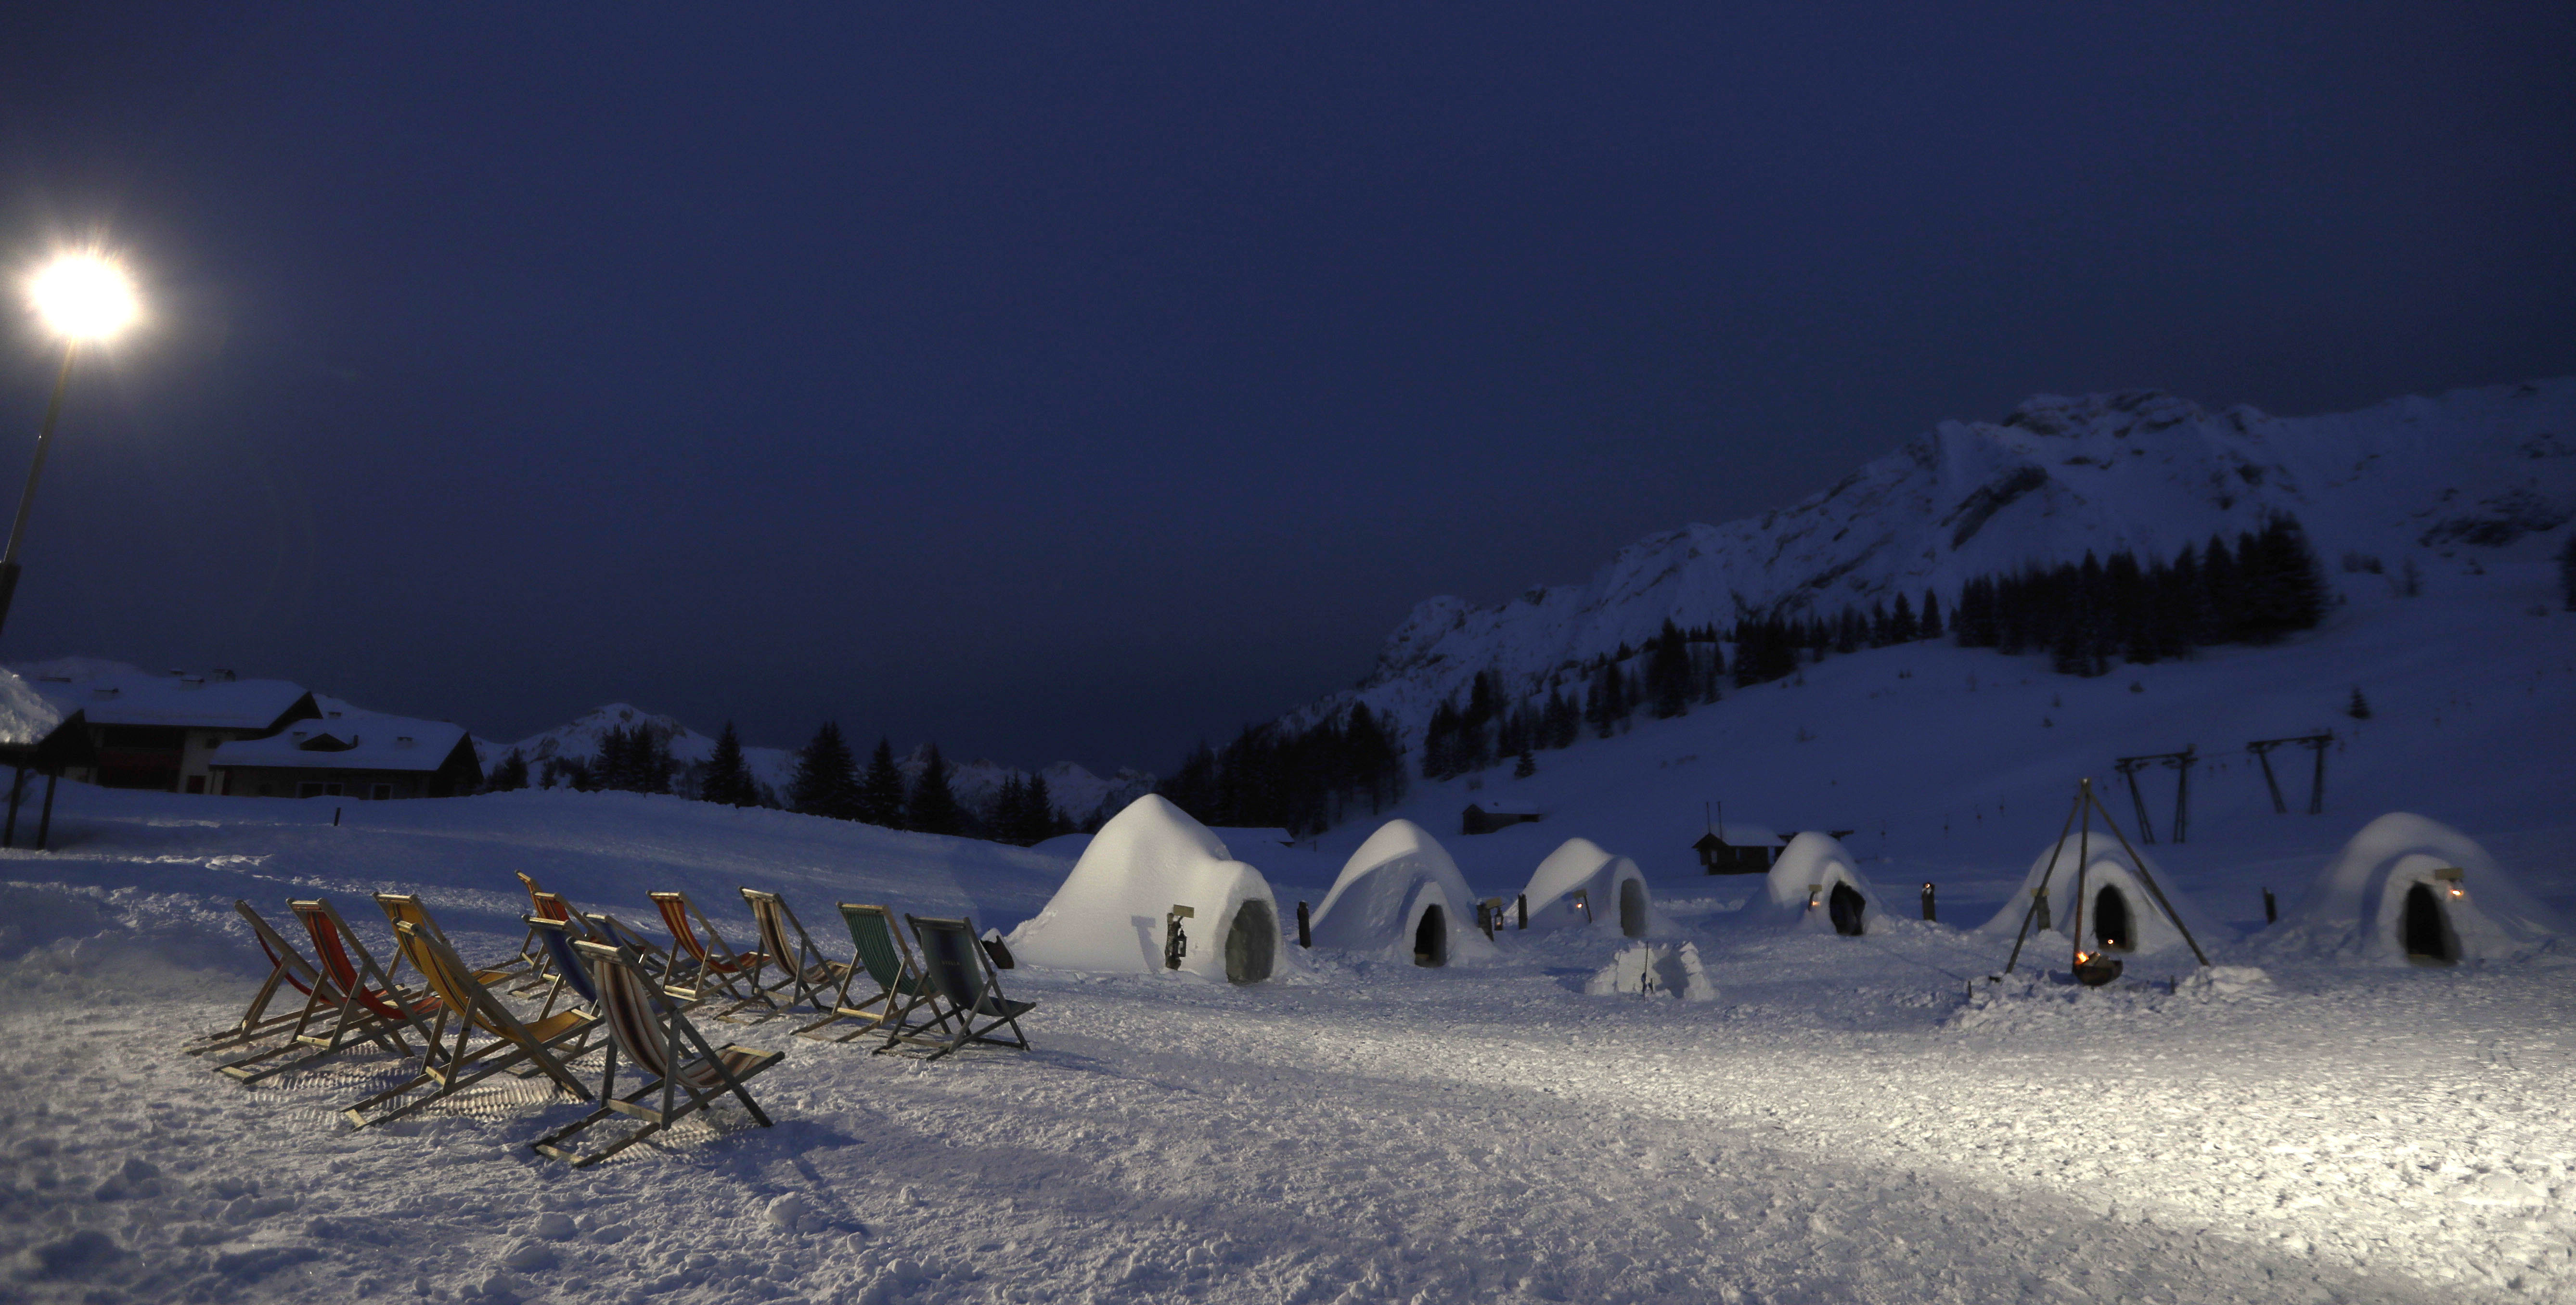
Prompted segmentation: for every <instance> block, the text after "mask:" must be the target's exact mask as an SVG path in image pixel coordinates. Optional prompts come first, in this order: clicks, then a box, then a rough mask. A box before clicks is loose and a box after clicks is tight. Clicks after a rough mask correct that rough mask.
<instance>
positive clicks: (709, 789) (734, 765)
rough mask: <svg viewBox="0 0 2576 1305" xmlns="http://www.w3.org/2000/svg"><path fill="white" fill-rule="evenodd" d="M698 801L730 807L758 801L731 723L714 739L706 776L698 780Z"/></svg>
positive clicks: (749, 769) (739, 741)
mask: <svg viewBox="0 0 2576 1305" xmlns="http://www.w3.org/2000/svg"><path fill="white" fill-rule="evenodd" d="M698 797H699V798H700V799H701V800H703V801H707V802H721V803H723V804H724V805H726V806H732V807H747V806H751V805H753V804H754V803H756V802H758V801H760V790H759V789H758V788H756V787H754V786H753V784H752V782H751V768H750V767H748V766H746V765H744V764H743V760H742V739H741V737H740V736H738V735H736V734H735V733H734V732H733V722H732V721H726V722H725V724H724V729H723V731H722V732H720V733H718V734H717V735H716V750H715V751H714V752H712V753H710V754H708V756H707V767H706V772H705V773H704V774H701V775H700V776H698Z"/></svg>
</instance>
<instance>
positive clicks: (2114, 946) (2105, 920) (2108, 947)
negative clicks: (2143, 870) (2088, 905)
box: [2093, 884, 2138, 952]
mask: <svg viewBox="0 0 2576 1305" xmlns="http://www.w3.org/2000/svg"><path fill="white" fill-rule="evenodd" d="M2093 941H2095V942H2097V943H2100V944H2101V945H2102V950H2104V951H2106V952H2125V951H2128V950H2130V949H2132V948H2134V947H2136V946H2137V945H2138V934H2137V929H2136V926H2135V925H2134V924H2133V923H2132V922H2131V920H2130V918H2129V895H2128V894H2126V893H2123V892H2121V891H2120V890H2119V889H2117V888H2114V887H2112V886H2111V885H2109V884H2104V885H2103V886H2102V891H2100V892H2098V893H2095V894H2093Z"/></svg>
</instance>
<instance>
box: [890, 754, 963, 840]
mask: <svg viewBox="0 0 2576 1305" xmlns="http://www.w3.org/2000/svg"><path fill="white" fill-rule="evenodd" d="M904 816H905V821H904V823H906V824H908V825H910V826H911V827H912V828H914V829H918V830H920V831H921V832H923V833H925V834H957V833H962V832H964V830H965V827H966V812H965V809H964V808H963V807H960V806H958V805H957V794H956V793H955V792H954V791H952V790H951V789H950V788H949V787H948V763H947V762H946V761H944V760H941V758H940V756H939V745H938V744H936V743H933V744H931V745H930V746H929V747H928V748H926V749H924V750H923V759H922V767H921V778H919V779H916V780H914V781H913V782H912V802H911V805H910V806H909V807H907V808H906V810H905V812H904Z"/></svg>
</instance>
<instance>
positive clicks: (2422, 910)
mask: <svg viewBox="0 0 2576 1305" xmlns="http://www.w3.org/2000/svg"><path fill="white" fill-rule="evenodd" d="M2398 928H2399V930H2400V932H2401V934H2402V937H2401V938H2400V939H2399V941H2401V942H2403V943H2405V944H2406V959H2408V960H2410V961H2414V962H2416V963H2417V964H2419V965H2449V964H2450V963H2452V962H2453V961H2456V960H2458V959H2459V958H2460V952H2459V948H2458V946H2457V945H2456V944H2455V943H2454V942H2453V941H2452V935H2451V922H2450V921H2448V920H2445V919H2443V918H2442V899H2441V898H2439V897H2436V896H2435V895H2434V894H2433V890H2432V888H2431V887H2430V886H2428V885H2425V884H2416V885H2415V886H2413V887H2411V888H2408V889H2407V890H2406V914H2405V915H2404V917H2403V918H2402V919H2401V920H2400V921H2399V925H2398Z"/></svg>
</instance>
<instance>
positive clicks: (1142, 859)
mask: <svg viewBox="0 0 2576 1305" xmlns="http://www.w3.org/2000/svg"><path fill="white" fill-rule="evenodd" d="M1174 906H1186V907H1189V908H1190V909H1191V910H1192V911H1193V912H1194V914H1193V915H1192V916H1191V917H1190V918H1187V919H1184V920H1183V921H1181V928H1182V930H1183V932H1184V934H1185V935H1186V937H1187V938H1188V940H1189V954H1188V955H1187V956H1186V957H1185V958H1184V959H1183V960H1182V962H1181V966H1180V968H1182V969H1183V970H1187V971H1189V972H1191V973H1193V974H1199V975H1203V976H1205V977H1208V978H1211V979H1217V978H1222V979H1229V980H1232V981H1233V982H1236V983H1259V982H1260V981H1262V980H1264V979H1267V978H1269V977H1270V976H1271V974H1272V973H1273V972H1274V971H1275V970H1276V969H1277V967H1279V966H1280V965H1282V964H1293V961H1291V960H1290V959H1289V958H1288V957H1287V956H1286V955H1285V954H1284V953H1283V952H1282V951H1281V949H1280V946H1279V903H1278V901H1277V900H1276V899H1275V898H1273V897H1272V896H1271V893H1270V882H1269V881H1268V880H1266V879H1263V878H1262V877H1261V872H1260V871H1258V870H1255V869H1253V868H1252V867H1251V866H1248V865H1245V864H1244V863H1242V862H1241V861H1237V860H1235V859H1234V858H1233V857H1232V856H1231V855H1230V854H1228V853H1227V851H1226V850H1225V844H1224V843H1223V842H1222V841H1220V840H1219V839H1218V838H1217V836H1216V835H1214V834H1212V833H1209V832H1208V828H1207V826H1205V825H1202V824H1200V823H1199V822H1197V821H1195V820H1192V819H1190V817H1189V814H1188V813H1187V812H1184V811H1182V810H1181V809H1180V808H1179V807H1176V806H1173V805H1172V804H1171V802H1169V801H1168V800H1166V799H1165V798H1163V797H1162V796H1161V795H1159V794H1154V793H1148V794H1146V795H1145V796H1143V797H1140V798H1138V799H1136V800H1135V801H1134V802H1132V803H1130V804H1128V807H1127V809H1126V810H1125V811H1122V812H1119V813H1118V816H1117V818H1116V819H1113V820H1111V821H1110V822H1109V823H1108V824H1106V825H1103V826H1101V828H1100V832H1099V833H1098V834H1096V835H1094V836H1093V837H1092V840H1091V844H1090V846H1088V847H1086V848H1084V849H1083V852H1082V859H1081V860H1079V861H1077V862H1075V863H1074V866H1073V873H1072V874H1070V875H1067V876H1066V877H1065V881H1064V887H1062V888H1059V889H1057V890H1056V894H1055V896H1054V898H1052V899H1051V900H1049V901H1048V902H1047V904H1046V909H1045V910H1043V911H1040V912H1038V913H1037V916H1036V918H1034V919H1031V920H1030V921H1028V922H1027V923H1025V924H1022V925H1021V926H1020V927H1019V928H1017V929H1014V930H1012V931H1011V935H1010V937H1009V939H1008V940H1007V941H1008V942H1009V944H1010V948H1011V952H1012V954H1013V955H1015V956H1017V957H1018V958H1019V959H1020V960H1021V962H1022V963H1024V964H1028V965H1035V966H1043V967H1051V968H1055V969H1066V970H1108V971H1127V972H1141V973H1147V974H1152V973H1159V972H1161V971H1162V970H1163V969H1164V968H1165V967H1164V964H1163V939H1164V917H1165V915H1166V914H1167V913H1168V912H1170V911H1171V909H1172V908H1173V907H1174Z"/></svg>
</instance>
